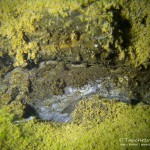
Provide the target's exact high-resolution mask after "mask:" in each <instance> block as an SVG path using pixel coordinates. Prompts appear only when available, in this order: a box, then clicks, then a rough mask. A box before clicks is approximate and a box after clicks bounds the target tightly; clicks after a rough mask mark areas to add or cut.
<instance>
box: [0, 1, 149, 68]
mask: <svg viewBox="0 0 150 150" xmlns="http://www.w3.org/2000/svg"><path fill="white" fill-rule="evenodd" d="M0 7H1V9H0V34H1V36H2V42H1V43H0V48H1V49H0V55H1V56H3V55H4V54H5V53H8V54H9V55H10V56H11V57H13V58H14V66H26V65H27V64H28V63H29V61H34V63H38V60H39V59H40V58H41V57H42V58H44V57H45V55H46V56H47V55H48V58H50V57H51V56H53V55H55V56H58V55H60V56H62V55H63V56H66V55H70V53H74V52H75V53H77V56H76V57H77V58H76V60H77V61H78V60H82V58H80V59H79V57H78V54H80V53H82V54H83V55H85V56H86V57H87V55H88V57H89V58H88V59H89V60H92V59H93V58H94V57H96V59H98V60H100V61H104V60H108V62H109V61H117V62H123V63H125V64H126V65H133V66H135V67H139V66H141V65H142V66H144V67H147V66H148V61H149V58H150V49H149V45H150V43H149V37H150V28H149V24H150V12H149V7H150V2H149V1H148V0H143V1H140V0H133V1H128V0H101V1H97V0H72V1H68V0H63V1H62V0H49V1H47V0H34V1H33V0H22V1H19V0H2V1H0Z"/></svg>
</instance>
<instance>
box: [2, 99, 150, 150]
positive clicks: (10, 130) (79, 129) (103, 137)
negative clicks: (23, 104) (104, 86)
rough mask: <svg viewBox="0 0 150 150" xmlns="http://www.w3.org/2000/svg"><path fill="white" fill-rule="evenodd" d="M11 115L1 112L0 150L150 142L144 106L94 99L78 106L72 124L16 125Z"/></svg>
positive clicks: (149, 124) (109, 146) (76, 148)
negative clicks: (147, 140)
mask: <svg viewBox="0 0 150 150" xmlns="http://www.w3.org/2000/svg"><path fill="white" fill-rule="evenodd" d="M9 112H10V111H9V109H8V108H7V107H4V108H3V109H1V110H0V124H1V127H0V133H1V134H0V148H1V149H11V150H13V149H15V150H20V149H37V150H41V149H42V150H47V149H53V150H58V149H59V150H65V149H66V150H81V149H83V150H87V149H89V150H93V149H95V150H98V149H101V150H103V149H112V150H114V149H127V148H130V149H135V148H136V149H140V148H141V147H140V144H143V142H137V141H136V142H134V144H138V146H136V147H135V146H133V147H132V146H129V145H128V144H133V143H132V142H131V141H130V142H129V141H127V140H125V139H126V138H127V139H131V140H136V139H149V135H150V130H149V128H150V117H149V115H150V109H149V106H148V105H144V104H142V103H139V104H138V105H136V106H134V107H133V106H130V105H127V104H125V103H121V102H116V101H108V100H107V99H105V98H101V97H98V96H93V97H92V98H89V99H87V100H86V101H82V102H80V103H79V105H78V106H77V108H76V110H75V112H74V114H73V116H74V117H73V122H72V123H70V124H57V123H50V122H39V121H38V120H36V119H35V120H32V121H28V122H20V123H18V124H15V123H14V121H15V116H14V114H10V113H9ZM121 144H126V146H121ZM147 144H150V143H149V142H147ZM142 148H145V149H146V148H147V147H142Z"/></svg>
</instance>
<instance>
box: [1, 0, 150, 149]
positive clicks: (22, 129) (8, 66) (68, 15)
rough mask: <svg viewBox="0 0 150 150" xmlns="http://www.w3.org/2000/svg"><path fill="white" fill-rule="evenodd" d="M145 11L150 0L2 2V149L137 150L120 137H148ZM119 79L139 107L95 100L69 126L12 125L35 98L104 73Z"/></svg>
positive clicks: (149, 25)
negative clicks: (123, 79)
mask: <svg viewBox="0 0 150 150" xmlns="http://www.w3.org/2000/svg"><path fill="white" fill-rule="evenodd" d="M149 8H150V2H149V0H142V1H141V0H132V1H130V0H101V1H100V0H70V1H69V0H49V1H48V0H22V1H20V0H1V1H0V149H2V150H7V149H11V150H13V149H14V150H16V149H18V150H20V149H37V150H38V149H39V150H41V149H43V150H47V149H49V148H50V149H54V150H55V149H57V150H59V149H60V150H61V149H62V150H64V149H68V150H71V149H72V150H73V149H75V150H77V149H79V150H80V149H86V150H87V149H91V150H93V149H96V150H97V149H99V148H101V149H102V150H103V149H112V150H113V149H127V148H128V149H141V147H139V146H137V147H132V146H130V147H128V146H125V147H122V146H121V145H120V144H121V143H120V141H119V139H120V138H131V139H136V138H141V139H145V138H147V139H149V135H150V133H149V129H150V124H149V122H150V118H149V116H150V111H149V110H150V109H149V105H146V104H149V103H150V94H149V91H150V86H149V85H150V69H149V60H150V48H149V46H150V41H149V38H150V11H149ZM121 75H122V76H127V77H128V78H129V91H130V90H131V93H133V94H136V95H137V97H138V98H139V99H140V101H143V102H140V103H139V104H137V105H135V106H131V105H128V104H124V103H121V102H117V101H115V100H114V101H108V100H107V99H105V98H102V97H98V96H93V97H92V98H91V99H88V98H87V100H85V101H81V102H80V103H79V104H78V106H77V107H76V109H75V111H74V112H73V113H72V116H73V122H72V123H69V124H58V123H53V122H41V121H40V120H38V119H34V120H32V121H29V122H26V121H24V122H22V123H18V124H15V121H16V120H21V119H23V117H25V115H26V111H27V110H29V107H28V104H30V103H31V102H32V100H34V99H38V98H39V99H40V98H41V99H42V98H46V97H48V96H49V94H56V95H58V94H63V93H64V88H65V87H66V86H70V85H71V86H76V87H81V86H83V85H85V84H87V83H88V82H90V81H94V80H97V79H98V78H99V77H105V76H109V77H111V78H113V79H116V84H119V85H120V86H124V85H123V84H121V83H120V81H122V76H121ZM28 115H33V114H32V113H30V114H28ZM125 143H126V142H125ZM126 144H129V143H128V142H127V143H126ZM149 144H150V143H149ZM142 148H143V149H146V148H147V147H142Z"/></svg>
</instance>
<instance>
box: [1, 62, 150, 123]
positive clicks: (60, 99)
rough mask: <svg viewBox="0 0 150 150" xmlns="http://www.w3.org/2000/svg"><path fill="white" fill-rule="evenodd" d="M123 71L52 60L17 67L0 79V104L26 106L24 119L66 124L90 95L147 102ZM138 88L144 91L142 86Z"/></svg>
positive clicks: (135, 82)
mask: <svg viewBox="0 0 150 150" xmlns="http://www.w3.org/2000/svg"><path fill="white" fill-rule="evenodd" d="M125 69H126V68H124V72H125ZM127 70H128V72H127V73H122V72H121V71H120V70H119V69H113V68H111V69H110V68H106V67H104V66H103V65H101V64H86V63H80V64H79V63H78V64H73V63H66V62H63V61H54V60H50V61H43V62H41V63H40V64H39V65H37V66H35V67H33V68H32V69H28V68H21V67H17V68H15V69H13V70H12V71H9V72H8V73H7V74H6V75H5V76H4V77H3V78H1V86H0V93H1V99H4V101H3V103H1V105H3V104H5V105H9V104H11V103H13V102H16V103H17V102H21V103H22V104H24V105H25V106H28V107H29V106H30V109H25V110H24V111H25V113H24V116H26V117H30V116H31V115H35V114H36V115H37V116H38V118H40V119H41V120H49V121H56V122H69V121H71V113H72V111H73V110H74V109H75V106H76V105H77V104H78V102H79V101H80V100H84V99H86V98H87V97H90V96H92V95H94V94H98V95H100V96H102V97H106V98H108V99H110V100H111V99H116V100H120V101H123V102H125V103H129V104H133V105H134V104H137V103H138V102H139V101H141V100H142V101H145V102H147V101H148V99H149V98H150V96H149V95H148V94H144V93H143V91H142V90H141V89H140V86H138V85H137V84H139V83H138V81H136V80H135V79H134V78H130V77H129V74H133V75H134V74H135V71H134V70H133V69H131V68H127ZM141 75H143V77H145V75H144V73H143V74H142V73H141ZM147 80H148V77H147ZM147 83H148V81H147ZM139 85H140V84H139ZM141 87H142V88H143V89H146V90H148V86H146V85H145V86H144V83H143V84H141ZM137 89H138V90H137ZM146 90H145V93H146ZM147 93H148V92H147ZM30 112H31V113H30ZM27 114H28V115H27Z"/></svg>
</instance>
